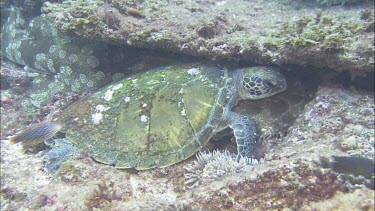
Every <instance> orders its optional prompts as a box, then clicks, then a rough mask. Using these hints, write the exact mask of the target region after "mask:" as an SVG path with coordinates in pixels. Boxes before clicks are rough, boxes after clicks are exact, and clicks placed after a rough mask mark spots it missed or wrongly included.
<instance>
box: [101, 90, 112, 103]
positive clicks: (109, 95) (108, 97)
mask: <svg viewBox="0 0 375 211" xmlns="http://www.w3.org/2000/svg"><path fill="white" fill-rule="evenodd" d="M113 93H114V91H113V90H112V89H108V90H107V91H106V92H105V93H104V95H103V99H104V100H106V101H110V100H111V99H112V97H113Z"/></svg>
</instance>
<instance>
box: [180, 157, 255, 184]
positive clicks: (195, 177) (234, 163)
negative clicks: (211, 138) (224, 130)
mask: <svg viewBox="0 0 375 211" xmlns="http://www.w3.org/2000/svg"><path fill="white" fill-rule="evenodd" d="M256 164H258V161H257V160H255V159H251V158H244V157H240V158H239V159H237V158H236V156H235V155H234V154H232V153H230V152H229V151H227V150H225V151H223V152H220V151H213V152H199V153H198V154H197V160H196V161H194V163H193V164H190V165H188V166H186V167H185V170H186V173H185V185H186V186H188V187H189V188H193V187H196V186H198V185H199V184H201V183H203V182H210V181H213V180H215V179H217V178H220V177H225V176H228V175H230V174H233V173H238V172H242V171H245V170H249V169H251V168H252V167H253V166H254V165H256Z"/></svg>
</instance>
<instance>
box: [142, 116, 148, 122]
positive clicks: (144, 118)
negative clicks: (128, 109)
mask: <svg viewBox="0 0 375 211" xmlns="http://www.w3.org/2000/svg"><path fill="white" fill-rule="evenodd" d="M147 121H148V117H147V116H146V115H142V116H141V122H144V123H146V122H147Z"/></svg>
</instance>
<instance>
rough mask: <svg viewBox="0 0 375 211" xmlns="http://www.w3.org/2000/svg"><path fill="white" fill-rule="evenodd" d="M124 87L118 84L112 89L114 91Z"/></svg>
mask: <svg viewBox="0 0 375 211" xmlns="http://www.w3.org/2000/svg"><path fill="white" fill-rule="evenodd" d="M122 86H123V85H122V84H117V85H115V86H113V87H112V90H118V89H120V88H121V87H122Z"/></svg>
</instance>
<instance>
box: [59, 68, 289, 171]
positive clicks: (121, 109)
mask: <svg viewBox="0 0 375 211" xmlns="http://www.w3.org/2000/svg"><path fill="white" fill-rule="evenodd" d="M285 89H286V80H285V78H284V77H283V76H282V74H280V73H279V72H277V71H275V70H273V69H272V68H270V67H250V68H242V69H237V70H234V71H227V70H225V69H220V68H218V67H210V66H205V65H201V64H183V65H174V66H168V67H162V68H158V69H155V70H151V71H148V72H146V73H142V74H139V75H135V76H133V77H130V78H127V79H123V80H121V81H119V82H116V83H113V84H111V85H109V86H107V87H105V88H103V89H101V90H100V91H98V92H96V93H94V94H92V95H91V96H89V97H87V98H84V99H82V100H80V101H78V102H76V103H75V104H73V105H71V106H70V107H69V108H68V109H66V110H65V111H64V112H63V113H62V114H61V115H60V116H59V117H58V119H57V120H56V122H59V123H61V124H62V125H63V126H64V129H63V130H64V132H66V139H67V140H69V141H70V142H72V143H73V144H74V145H75V146H77V147H78V148H80V149H84V150H85V151H87V152H88V153H89V154H90V156H91V157H93V158H94V159H95V160H96V161H98V162H101V163H105V164H109V165H113V166H115V167H116V168H135V169H138V170H142V169H149V168H154V167H165V166H169V165H172V164H175V163H177V162H179V161H182V160H185V159H187V158H189V157H190V156H192V155H194V154H195V153H196V152H198V151H199V150H200V149H201V148H202V146H204V145H205V144H206V143H207V142H208V141H209V140H210V138H211V137H212V136H213V135H214V134H215V133H217V132H219V131H221V130H223V129H225V128H227V127H228V126H229V127H230V128H232V129H233V132H234V136H235V138H236V142H237V150H238V156H239V157H241V156H243V157H249V158H252V157H253V155H254V152H253V151H254V145H255V144H256V127H255V124H254V122H253V121H251V120H250V118H249V117H247V116H245V115H242V114H240V113H236V112H233V111H231V109H232V108H233V106H235V105H236V104H237V102H238V100H241V99H260V98H265V97H269V96H272V95H274V94H276V93H279V92H281V91H283V90H285Z"/></svg>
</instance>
